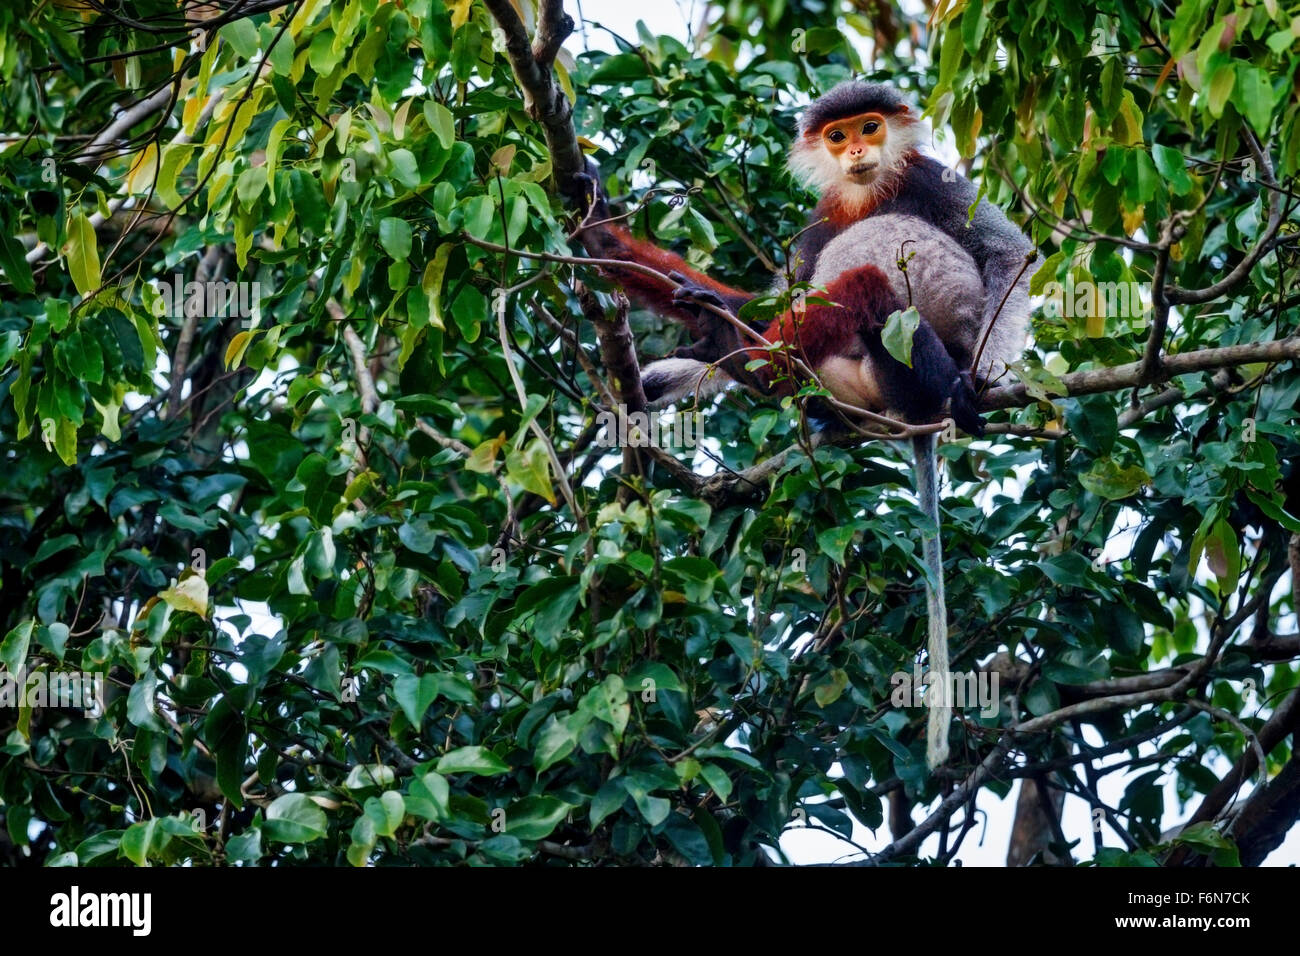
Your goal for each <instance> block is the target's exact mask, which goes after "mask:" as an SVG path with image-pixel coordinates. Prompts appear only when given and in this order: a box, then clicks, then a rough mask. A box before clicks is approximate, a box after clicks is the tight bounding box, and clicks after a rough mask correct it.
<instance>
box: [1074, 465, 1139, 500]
mask: <svg viewBox="0 0 1300 956" xmlns="http://www.w3.org/2000/svg"><path fill="white" fill-rule="evenodd" d="M1150 483H1151V476H1150V475H1148V474H1147V473H1146V471H1145V470H1143V469H1142V468H1141V467H1139V466H1137V465H1121V464H1120V463H1119V462H1117V461H1115V460H1114V459H1113V458H1098V459H1097V460H1096V461H1094V462H1093V463H1092V467H1091V468H1089V469H1088V470H1087V471H1086V472H1084V473H1083V474H1081V475H1080V476H1079V484H1081V485H1083V487H1084V488H1086V489H1087V490H1088V491H1091V492H1092V493H1093V494H1094V495H1097V496H1098V497H1101V498H1105V499H1106V500H1108V501H1122V500H1123V499H1125V498H1131V497H1132V496H1133V495H1135V494H1137V493H1138V492H1139V491H1141V490H1142V488H1143V487H1145V486H1146V485H1149V484H1150Z"/></svg>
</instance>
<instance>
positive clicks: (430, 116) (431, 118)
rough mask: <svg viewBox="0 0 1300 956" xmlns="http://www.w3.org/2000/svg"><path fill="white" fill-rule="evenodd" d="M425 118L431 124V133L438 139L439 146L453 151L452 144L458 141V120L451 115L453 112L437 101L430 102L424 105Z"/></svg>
mask: <svg viewBox="0 0 1300 956" xmlns="http://www.w3.org/2000/svg"><path fill="white" fill-rule="evenodd" d="M424 118H425V120H427V121H428V123H429V129H430V131H432V133H433V135H434V136H436V137H437V138H438V143H439V145H440V146H442V148H443V149H451V145H452V143H454V142H455V141H456V118H455V117H454V116H452V115H451V110H449V109H447V107H445V106H443V105H442V104H441V103H439V102H438V101H437V100H429V101H427V102H426V103H425V104H424Z"/></svg>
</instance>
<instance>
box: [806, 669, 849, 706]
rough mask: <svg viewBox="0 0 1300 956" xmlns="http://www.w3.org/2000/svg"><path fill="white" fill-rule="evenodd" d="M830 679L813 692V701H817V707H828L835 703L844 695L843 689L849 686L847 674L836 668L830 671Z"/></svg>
mask: <svg viewBox="0 0 1300 956" xmlns="http://www.w3.org/2000/svg"><path fill="white" fill-rule="evenodd" d="M830 678H831V679H830V680H829V681H827V682H826V683H824V684H819V685H818V686H817V687H816V688H815V689H814V690H813V699H814V700H816V701H817V706H818V707H829V706H830V705H831V704H833V703H835V701H837V700H839V698H840V694H842V693H844V688H846V687H848V686H849V675H848V673H847V672H845V671H843V670H841V669H840V668H838V667H837V668H834V669H833V670H832V671H831V673H830Z"/></svg>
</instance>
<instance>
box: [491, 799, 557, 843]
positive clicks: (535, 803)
mask: <svg viewBox="0 0 1300 956" xmlns="http://www.w3.org/2000/svg"><path fill="white" fill-rule="evenodd" d="M572 809H573V804H571V803H565V802H564V801H563V800H560V799H559V798H557V797H548V796H534V797H524V798H523V799H522V800H518V801H516V802H514V803H512V804H511V805H510V806H509V807H508V808H507V809H506V832H507V833H509V834H510V835H511V836H514V837H517V838H518V839H520V840H541V839H544V838H545V837H548V836H550V835H551V831H553V830H554V829H555V828H556V827H557V826H559V825H560V823H561V821H563V820H564V818H565V817H566V816H568V814H569V811H570V810H572Z"/></svg>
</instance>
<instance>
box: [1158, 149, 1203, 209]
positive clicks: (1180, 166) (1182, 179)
mask: <svg viewBox="0 0 1300 956" xmlns="http://www.w3.org/2000/svg"><path fill="white" fill-rule="evenodd" d="M1151 158H1152V159H1153V160H1154V161H1155V164H1156V169H1157V170H1158V171H1159V172H1160V175H1161V176H1163V177H1164V180H1165V182H1167V183H1168V184H1169V188H1170V189H1171V190H1172V191H1173V194H1174V195H1175V196H1186V195H1187V194H1188V193H1189V192H1191V190H1192V185H1193V183H1192V177H1191V176H1189V175H1187V166H1186V164H1185V163H1184V162H1183V154H1182V153H1181V152H1180V151H1178V150H1176V149H1172V148H1171V147H1169V146H1161V145H1160V144H1159V143H1156V144H1155V145H1153V146H1152V147H1151Z"/></svg>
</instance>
